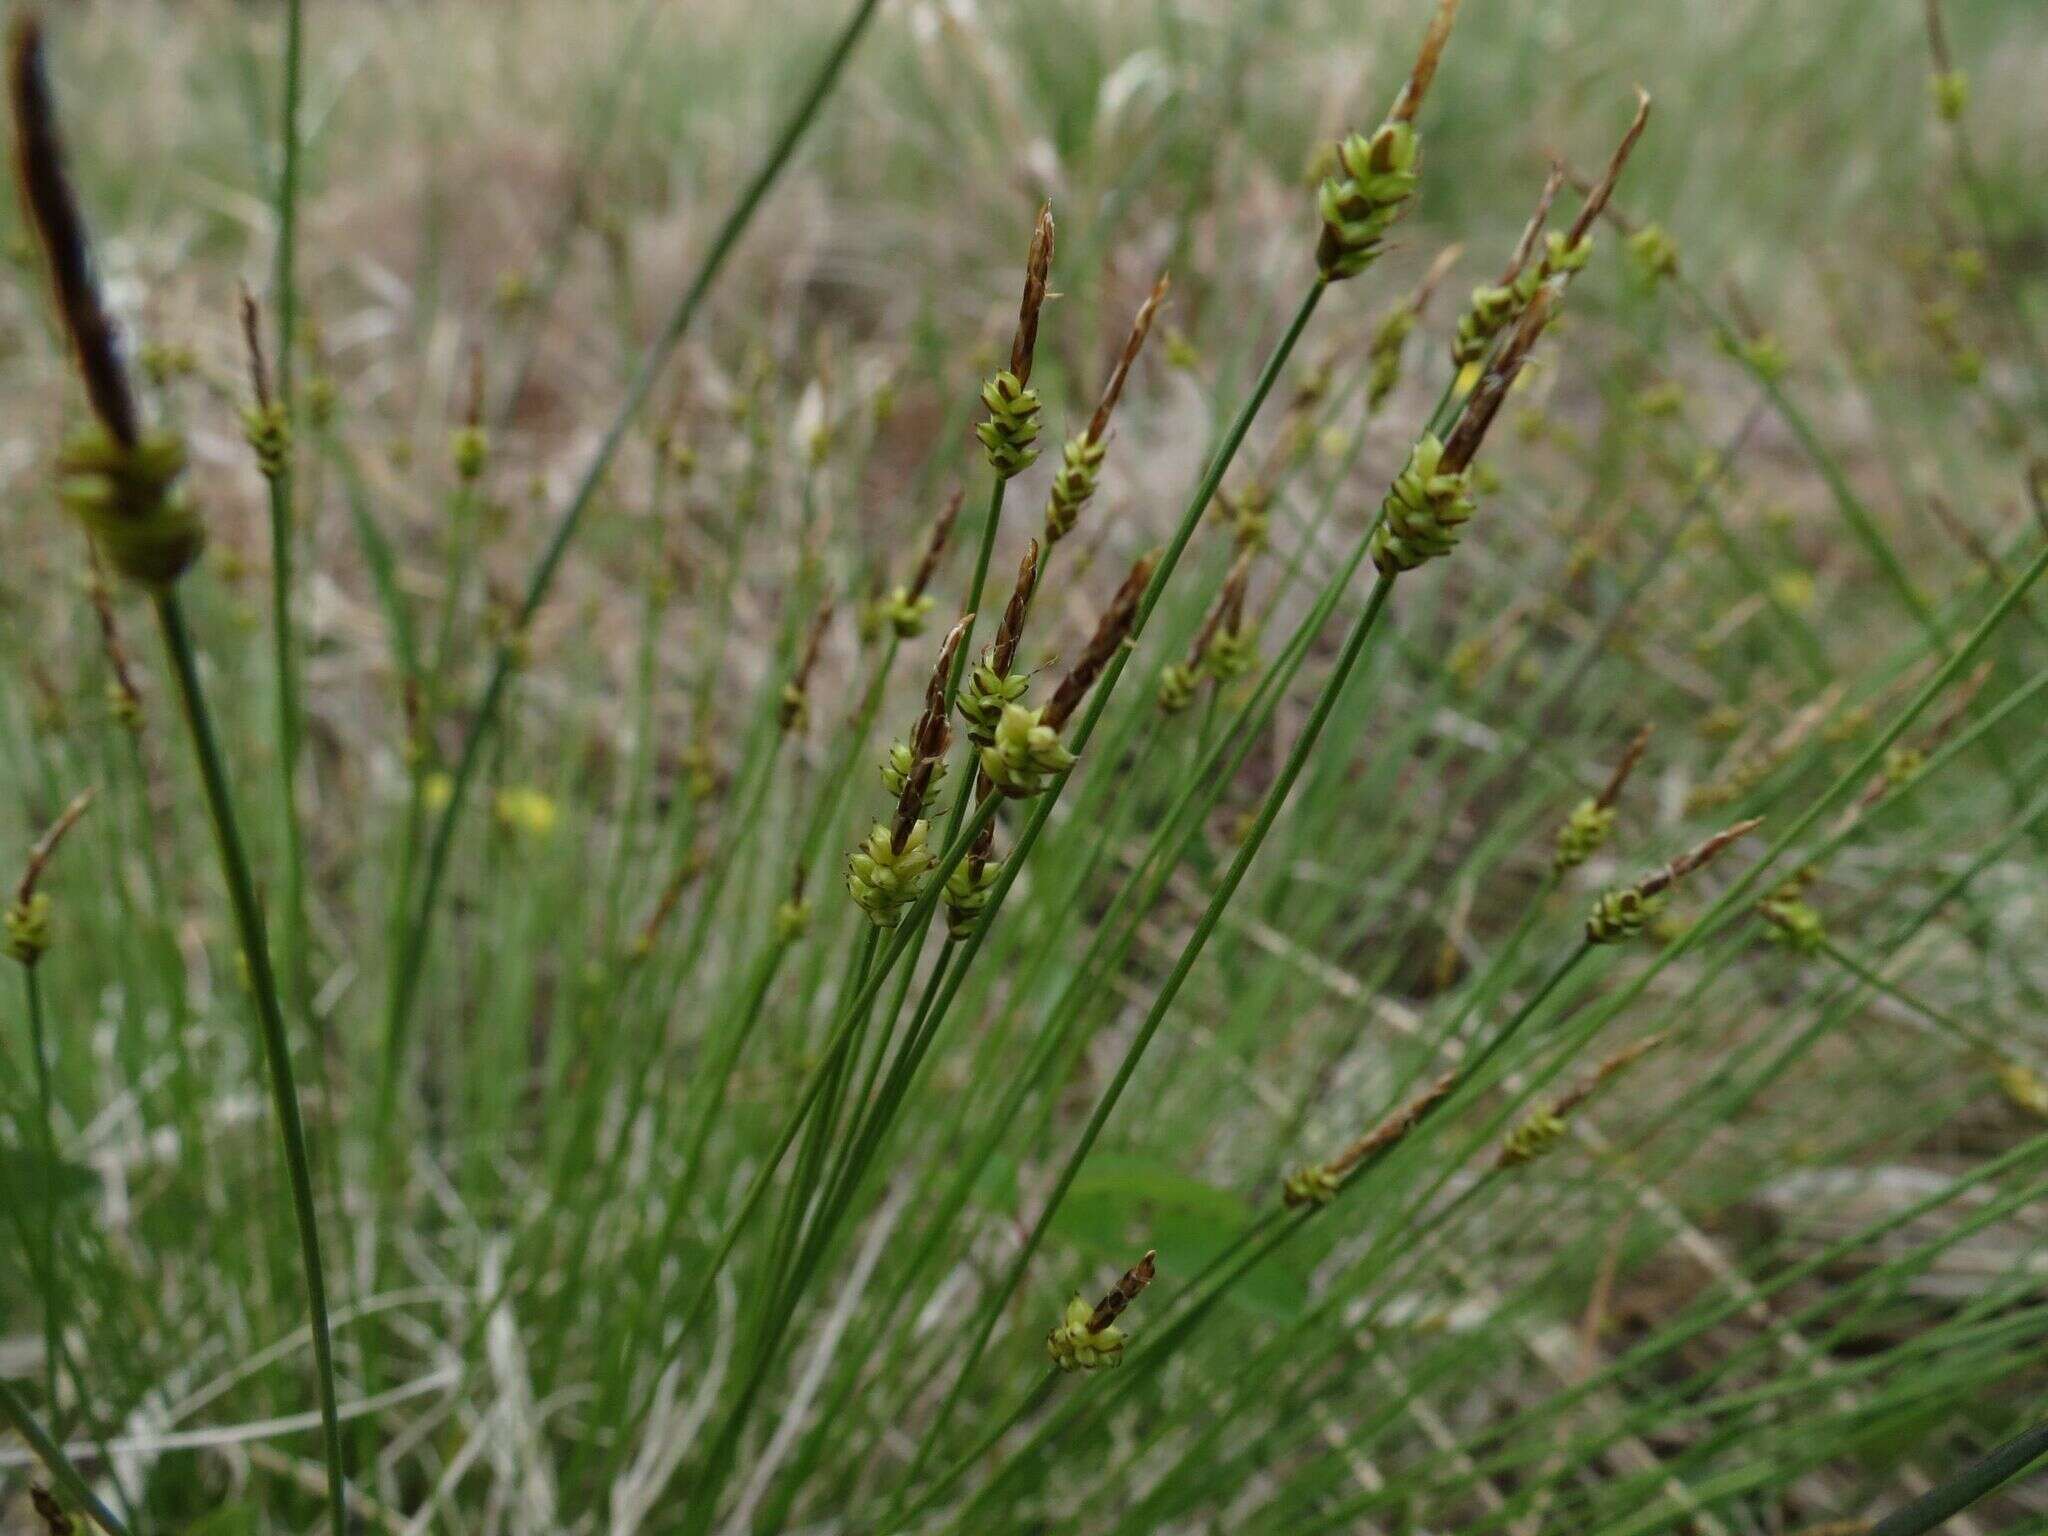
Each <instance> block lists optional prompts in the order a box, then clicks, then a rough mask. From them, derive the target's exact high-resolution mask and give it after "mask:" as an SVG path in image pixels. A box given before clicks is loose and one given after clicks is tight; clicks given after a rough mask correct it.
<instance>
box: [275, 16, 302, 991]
mask: <svg viewBox="0 0 2048 1536" xmlns="http://www.w3.org/2000/svg"><path fill="white" fill-rule="evenodd" d="M305 51H306V43H305V4H304V0H285V9H284V57H283V60H282V68H283V77H284V101H283V109H282V118H281V121H280V123H279V140H280V153H279V158H278V172H277V187H276V202H275V211H276V217H277V249H276V251H275V253H274V267H273V273H272V278H271V286H272V289H273V293H272V296H271V297H272V302H273V303H275V304H276V306H277V397H278V403H279V404H280V405H282V406H283V407H284V411H285V415H286V417H287V419H289V418H290V416H291V414H292V400H293V394H292V386H293V380H294V377H295V373H296V370H295V368H294V366H293V365H294V363H295V361H296V358H295V356H294V354H295V353H296V352H297V350H298V346H297V340H298V311H299V304H298V299H299V295H298V269H297V263H298V234H299V170H300V158H301V155H300V150H301V145H300V142H299V140H300V135H299V108H300V103H301V101H302V99H303V96H304V76H305ZM287 441H289V440H287ZM292 524H293V518H292V464H291V461H290V457H289V447H287V458H286V461H285V463H284V465H283V466H282V467H281V468H280V470H279V472H278V473H277V474H275V475H272V476H271V477H270V629H271V640H272V645H273V647H274V652H275V666H276V670H277V779H278V795H279V806H278V811H279V816H280V818H281V821H280V827H281V830H282V832H283V841H284V862H285V891H284V971H285V978H286V980H287V982H288V984H289V986H290V991H291V998H292V1004H293V1006H294V1008H296V1009H297V1010H299V1011H300V1012H301V1013H302V1014H303V1013H306V1012H308V1011H309V1010H310V1006H311V1002H312V981H311V974H310V970H309V967H308V961H307V957H306V945H307V935H306V862H305V842H304V836H303V833H302V831H301V829H300V826H299V814H298V803H297V798H296V786H297V783H298V773H299V747H300V735H301V733H300V720H299V685H298V671H297V661H296V657H295V654H294V651H295V647H294V646H293V644H292V620H291V587H292Z"/></svg>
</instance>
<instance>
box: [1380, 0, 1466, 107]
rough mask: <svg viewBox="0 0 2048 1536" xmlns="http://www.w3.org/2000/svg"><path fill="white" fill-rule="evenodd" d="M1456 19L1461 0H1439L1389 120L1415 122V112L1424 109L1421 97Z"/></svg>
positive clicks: (1433, 76) (1434, 71) (1426, 92)
mask: <svg viewBox="0 0 2048 1536" xmlns="http://www.w3.org/2000/svg"><path fill="white" fill-rule="evenodd" d="M1457 19H1458V0H1437V7H1436V14H1435V15H1433V16H1432V17H1430V19H1429V30H1428V31H1427V32H1425V33H1424V34H1423V36H1422V47H1421V48H1420V49H1418V50H1417V51H1416V54H1415V67H1414V68H1413V69H1411V70H1410V71H1409V72H1408V82H1407V84H1405V85H1403V86H1402V87H1401V94H1400V95H1399V96H1398V97H1397V98H1395V101H1394V110H1393V111H1391V112H1389V113H1388V114H1387V120H1388V121H1389V122H1395V123H1412V122H1414V121H1415V114H1416V113H1418V112H1420V111H1421V110H1422V98H1423V97H1425V96H1427V95H1428V94H1429V85H1430V82H1431V81H1432V80H1434V79H1435V78H1436V67H1437V65H1438V64H1439V63H1440V62H1442V60H1443V56H1444V45H1445V44H1446V43H1448V42H1449V41H1450V40H1451V24H1452V23H1453V22H1455V21H1456V20H1457Z"/></svg>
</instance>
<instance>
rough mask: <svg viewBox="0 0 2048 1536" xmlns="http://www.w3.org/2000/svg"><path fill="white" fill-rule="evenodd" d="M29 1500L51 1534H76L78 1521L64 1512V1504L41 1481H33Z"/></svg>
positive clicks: (68, 1535)
mask: <svg viewBox="0 0 2048 1536" xmlns="http://www.w3.org/2000/svg"><path fill="white" fill-rule="evenodd" d="M28 1501H29V1503H30V1504H32V1505H34V1506H35V1511H36V1516H37V1518H38V1519H40V1520H41V1521H42V1522H43V1526H44V1528H45V1529H46V1530H48V1531H49V1533H50V1536H74V1533H75V1532H76V1531H77V1530H78V1522H77V1521H75V1520H73V1519H72V1518H71V1517H70V1516H69V1515H67V1514H65V1513H64V1506H63V1505H62V1504H59V1503H58V1502H57V1500H56V1498H55V1497H54V1496H53V1495H52V1494H51V1492H50V1490H49V1489H47V1488H45V1487H44V1486H43V1485H42V1484H41V1483H31V1484H30V1485H29V1490H28Z"/></svg>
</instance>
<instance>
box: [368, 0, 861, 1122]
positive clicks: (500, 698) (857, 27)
mask: <svg viewBox="0 0 2048 1536" xmlns="http://www.w3.org/2000/svg"><path fill="white" fill-rule="evenodd" d="M879 3H880V0H858V3H857V4H856V5H855V7H854V11H853V15H852V16H851V17H850V18H849V19H848V20H847V23H846V25H845V26H844V27H843V28H842V29H841V30H840V32H839V35H838V37H837V38H836V39H835V40H834V42H833V45H832V47H831V49H830V51H829V52H828V53H827V54H826V56H825V58H824V60H823V62H822V63H821V64H820V65H819V67H818V71H817V73H816V75H815V76H813V77H812V80H811V83H810V86H809V88H808V89H806V90H805V92H804V93H803V95H802V96H801V97H800V98H799V99H798V101H797V104H796V107H795V109H794V110H793V111H792V112H791V113H790V116H789V119H788V121H787V122H786V123H785V124H784V125H783V128H782V131H781V133H780V134H779V135H777V137H776V140H775V142H774V144H773V145H772V146H771V147H770V149H769V151H768V154H767V155H766V157H765V158H764V159H763V160H762V162H761V164H760V166H759V168H758V169H757V170H756V171H755V172H754V174H753V176H752V178H751V179H750V180H749V181H748V182H747V184H746V186H745V187H744V188H743V189H742V190H741V192H740V195H739V199H738V200H737V201H736V202H735V203H734V204H733V206H732V210H731V211H730V212H729V213H727V214H726V216H725V222H724V223H723V224H721V225H720V226H719V229H718V233H717V234H716V235H715V236H713V238H712V242H711V246H710V249H709V250H707V251H706V252H705V253H704V257H703V259H702V260H701V261H700V262H699V263H698V266H697V270H696V273H695V275H694V276H693V277H692V278H691V280H690V285H689V287H688V288H687V289H686V290H685V291H684V293H683V296H682V299H681V300H680V301H679V302H678V303H677V305H676V307H675V309H674V311H673V312H672V313H671V314H670V316H669V318H668V323H667V324H666V325H665V326H664V327H663V328H662V331H661V333H660V335H658V336H656V337H655V339H654V341H653V342H652V343H651V344H650V345H649V346H648V349H647V353H646V355H645V356H644V357H643V358H642V360H641V363H640V367H639V371H638V372H637V373H635V375H634V377H633V382H632V383H631V384H630V385H629V386H627V389H626V398H625V399H624V400H623V401H622V402H621V403H620V405H619V410H618V413H617V415H616V416H614V417H613V419H612V423H611V425H610V426H609V427H608V428H606V430H605V434H604V437H603V438H602V439H601V440H600V441H599V443H598V446H597V450H596V452H595V453H593V454H592V456H591V459H590V462H589V464H588V465H587V466H586V467H585V469H584V471H583V475H582V477H581V478H580V479H579V480H578V481H577V484H576V488H575V490H574V492H573V493H572V494H571V495H570V498H569V502H568V505H567V506H565V507H564V508H563V509H562V513H561V516H560V518H559V519H558V520H557V522H556V524H555V528H554V531H553V533H552V534H551V536H550V537H549V539H548V543H547V547H546V548H545V549H544V550H543V551H542V552H541V557H540V560H539V561H538V563H536V564H535V566H534V568H533V573H532V575H531V577H530V578H529V579H528V582H527V588H526V595H525V598H524V599H523V601H522V602H521V604H520V607H519V613H518V622H517V625H516V626H515V627H516V628H517V629H522V630H523V629H524V628H525V627H526V624H527V622H528V621H529V620H530V619H531V618H532V617H533V615H534V613H535V612H537V611H538V610H539V608H540V606H541V604H542V603H543V602H544V601H545V600H546V598H547V595H548V592H549V590H550V588H552V586H553V585H554V579H555V574H556V572H557V571H558V570H559V568H560V566H561V563H562V559H563V557H564V555H566V554H567V553H568V548H569V543H570V541H571V540H572V539H573V538H574V537H575V535H576V531H577V529H578V528H579V527H580V526H581V525H582V522H583V517H584V514H585V513H586V512H587V511H588V510H589V507H590V504H591V502H592V501H593V500H594V499H595V498H596V496H597V491H598V488H599V486H601V485H602V484H603V483H604V479H605V476H606V474H607V473H608V472H609V471H610V469H611V463H612V460H613V459H614V458H615V457H617V455H618V451H619V448H620V445H621V444H622V443H623V442H624V441H625V437H626V433H627V431H628V430H629V429H630V428H631V426H632V424H633V421H634V419H635V418H636V417H637V416H638V415H639V414H640V410H641V408H642V407H643V406H644V405H645V404H646V403H647V398H648V396H649V395H650V394H652V393H653V391H654V386H655V383H656V381H657V380H659V378H660V377H661V374H662V371H663V369H664V368H665V367H666V366H667V363H668V360H669V358H670V356H671V355H673V353H674V352H675V349H676V347H677V346H678V345H679V344H680V343H681V341H682V339H683V336H684V334H685V333H686V332H687V331H688V330H689V328H690V324H691V322H692V321H694V320H695V319H696V317H697V311H698V309H699V308H700V307H702V305H703V302H704V298H705V295H706V294H707V293H709V292H710V289H711V285H712V282H713V281H714V280H715V279H716V278H717V276H718V274H719V272H720V271H721V270H722V269H723V268H724V266H725V263H726V260H727V258H728V257H729V256H731V254H732V252H733V249H734V247H735V246H737V245H738V244H739V240H740V236H741V235H742V234H743V233H745V231H746V228H747V226H748V224H749V223H751V222H752V220H753V217H754V214H755V212H756V211H757V210H758V209H759V208H760V206H761V203H762V201H763V199H765V198H766V196H767V195H768V189H769V188H770V187H772V186H773V185H774V184H775V181H776V179H777V177H779V176H780V175H781V174H782V171H783V168H784V167H785V166H787V165H788V163H789V160H790V157H791V155H792V154H794V153H795V150H796V146H797V143H798V142H799V141H800V140H801V139H802V138H803V136H804V132H805V130H806V129H808V128H809V127H810V125H811V123H812V121H813V120H814V119H815V118H816V117H817V114H818V109H819V107H820V106H822V105H823V103H824V101H825V98H826V97H827V96H829V95H830V94H831V92H832V87H833V86H834V85H835V84H836V83H837V82H838V79H839V76H840V74H841V72H842V71H843V70H844V68H845V66H846V62H847V60H848V59H849V58H850V57H851V56H852V54H853V49H854V45H855V44H856V43H858V42H859V41H860V38H861V34H862V33H863V32H865V31H866V30H867V26H868V23H869V22H870V21H871V20H872V19H873V17H874V14H875V10H876V8H877V6H878V5H879ZM512 668H513V651H512V649H511V648H510V647H501V648H500V649H499V651H498V655H497V658H496V660H495V661H494V662H493V664H492V668H491V675H490V680H489V681H488V682H487V683H486V684H485V685H484V691H483V696H482V697H481V699H480V700H479V701H478V704H477V709H476V714H475V716H474V717H473V718H472V720H471V722H470V726H469V731H468V733H467V735H466V736H465V737H464V739H463V743H462V752H461V755H460V758H459V760H458V762H457V765H456V769H455V772H454V775H453V777H452V779H451V780H450V784H449V794H448V803H447V804H446V805H445V806H443V807H442V809H441V814H440V816H439V817H438V818H437V819H436V821H435V824H434V832H433V837H432V839H431V841H430V842H429V844H428V848H427V862H426V869H425V873H424V876H423V879H422V882H421V888H420V897H419V902H418V907H417V910H416V912H415V914H414V919H413V922H412V924H411V925H410V927H409V928H408V929H407V931H406V934H405V939H404V944H403V946H402V948H401V949H400V951H399V954H398V956H397V961H396V964H395V965H394V967H393V970H392V974H391V980H390V990H389V995H388V999H387V1006H386V1011H385V1020H384V1066H383V1070H384V1074H385V1079H386V1085H385V1087H384V1089H383V1091H382V1092H381V1093H380V1096H379V1103H378V1116H379V1120H380V1133H381V1132H382V1131H384V1130H386V1129H388V1126H389V1121H390V1116H391V1110H392V1099H393V1090H394V1088H395V1079H396V1075H397V1071H398V1061H399V1058H400V1056H401V1055H402V1053H403V1050H404V1047H405V1033H406V1024H407V1020H408V1018H409V1016H410V1013H411V1010H412V1003H413V998H414V994H415V992H416V991H417V989H418V985H419V975H420V968H421V966H422V964H423V963H424V962H425V959H426V949H427V940H428V937H429V935H430V933H431V931H432V923H433V918H434V909H435V905H436V898H437V897H438V896H439V894H440V887H441V881H442V878H443V877H444V876H445V874H446V873H447V867H448V854H449V849H450V846H451V845H452V843H453V841H454V837H455V826H456V823H457V821H458V820H460V818H461V815H462V810H463V805H464V802H465V801H466V799H467V798H468V791H469V786H470V782H471V780H472V779H473V778H474V776H475V772H476V766H477V763H478V761H479V760H480V757H481V749H482V745H483V738H484V737H485V736H487V735H488V734H489V733H490V731H491V730H492V728H493V726H494V725H495V723H496V721H497V716H498V712H499V710H500V708H501V706H502V705H503V703H504V697H505V692H506V689H507V686H508V685H509V683H510V681H511V672H512Z"/></svg>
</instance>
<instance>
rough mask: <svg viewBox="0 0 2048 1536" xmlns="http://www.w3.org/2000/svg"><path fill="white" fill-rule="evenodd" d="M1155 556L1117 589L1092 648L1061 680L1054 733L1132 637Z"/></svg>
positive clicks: (1048, 714) (1049, 715) (1052, 717)
mask: <svg viewBox="0 0 2048 1536" xmlns="http://www.w3.org/2000/svg"><path fill="white" fill-rule="evenodd" d="M1156 559H1157V556H1155V555H1150V554H1147V555H1140V556H1139V557H1138V560H1137V563H1136V564H1134V565H1133V566H1132V567H1131V570H1130V574H1129V575H1127V576H1125V577H1124V584H1123V585H1122V586H1120V587H1118V588H1117V589H1116V596H1115V597H1113V598H1111V599H1110V600H1109V606H1108V607H1107V608H1105V609H1104V610H1103V612H1102V619H1101V621H1100V622H1099V623H1097V624H1096V626H1095V633H1094V634H1093V635H1091V636H1090V637H1089V639H1088V645H1087V648H1086V649H1085V650H1083V651H1082V652H1081V657H1080V659H1079V660H1078V661H1076V662H1075V663H1074V666H1073V670H1072V671H1070V672H1068V673H1067V675H1066V676H1065V677H1063V678H1061V679H1060V685H1059V687H1058V688H1056V689H1054V690H1053V696H1052V702H1051V703H1049V704H1047V705H1046V706H1045V723H1046V724H1047V725H1049V726H1051V727H1052V728H1053V729H1054V730H1058V729H1059V728H1060V727H1061V726H1063V725H1065V724H1066V723H1067V721H1068V719H1069V718H1070V717H1071V716H1072V715H1073V713H1074V711H1075V710H1076V709H1078V708H1079V707H1080V704H1081V700H1082V698H1083V697H1085V696H1086V694H1087V692H1088V690H1089V689H1090V688H1092V687H1094V686H1095V679H1096V678H1098V677H1100V676H1101V675H1102V669H1103V668H1104V667H1106V666H1108V665H1109V659H1110V657H1112V656H1114V655H1115V654H1116V649H1117V647H1118V646H1120V645H1122V644H1123V643H1124V641H1125V639H1126V638H1127V637H1128V636H1129V635H1130V632H1131V625H1132V624H1133V623H1134V622H1135V621H1136V619H1137V616H1138V604H1139V603H1140V602H1141V601H1143V599H1144V596H1145V588H1146V587H1147V586H1148V585H1149V584H1150V583H1151V580H1152V566H1153V564H1154V562H1155V560H1156Z"/></svg>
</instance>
